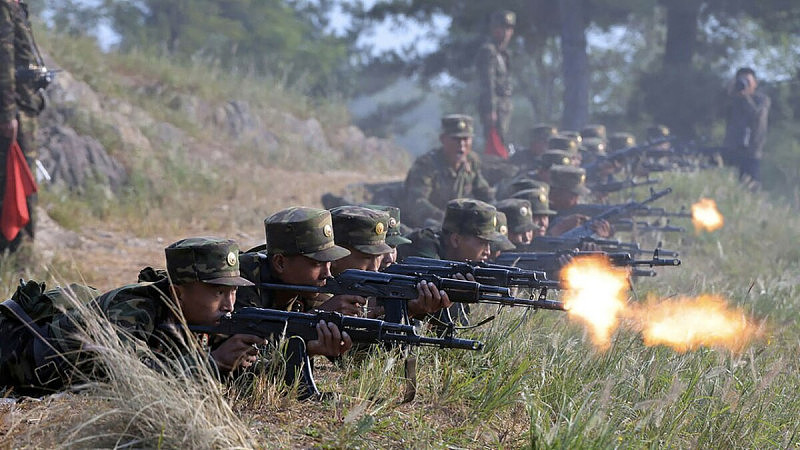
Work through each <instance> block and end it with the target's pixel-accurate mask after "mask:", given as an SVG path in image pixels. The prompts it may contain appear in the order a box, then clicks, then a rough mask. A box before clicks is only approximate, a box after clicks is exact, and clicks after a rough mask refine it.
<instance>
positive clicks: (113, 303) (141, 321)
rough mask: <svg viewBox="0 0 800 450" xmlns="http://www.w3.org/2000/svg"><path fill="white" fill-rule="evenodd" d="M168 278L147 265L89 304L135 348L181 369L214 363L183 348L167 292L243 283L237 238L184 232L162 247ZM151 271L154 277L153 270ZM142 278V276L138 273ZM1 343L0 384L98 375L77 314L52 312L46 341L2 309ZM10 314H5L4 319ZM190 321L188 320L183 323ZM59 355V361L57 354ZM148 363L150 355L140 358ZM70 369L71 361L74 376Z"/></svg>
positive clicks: (37, 384)
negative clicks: (129, 281) (174, 288)
mask: <svg viewBox="0 0 800 450" xmlns="http://www.w3.org/2000/svg"><path fill="white" fill-rule="evenodd" d="M165 252H166V258H167V273H168V274H169V276H168V277H167V276H166V274H165V273H163V272H156V271H153V270H152V269H150V268H148V269H145V270H144V271H142V272H143V274H147V273H149V274H150V275H149V276H147V278H151V279H152V280H153V281H148V282H140V283H137V284H133V285H128V286H124V287H121V288H118V289H114V290H112V291H109V292H106V293H105V294H102V295H100V296H99V297H97V298H96V299H95V300H93V301H92V302H91V303H89V305H88V307H89V308H91V309H92V310H94V311H96V312H97V313H98V314H100V315H101V316H103V317H104V318H105V319H106V320H108V321H109V322H110V324H112V325H113V326H115V327H118V328H119V329H120V332H119V333H118V334H119V337H120V339H121V340H122V341H123V342H124V343H126V344H128V345H130V347H131V348H135V347H136V346H139V345H146V346H147V347H149V348H150V349H152V350H153V351H154V352H155V353H156V355H157V356H159V357H163V358H164V359H165V360H176V361H178V363H180V365H181V367H182V368H184V369H186V368H190V367H193V366H196V365H197V364H199V363H207V364H211V365H212V366H214V364H213V360H212V359H211V358H210V356H208V355H196V354H193V353H192V352H191V351H190V350H189V349H190V348H191V346H189V345H187V342H186V340H185V336H184V334H183V333H182V332H181V331H180V327H179V324H180V318H178V317H177V316H176V315H175V312H176V311H179V306H178V305H176V304H175V302H174V300H173V297H172V295H171V292H170V291H171V286H170V282H171V283H173V284H175V285H181V284H185V283H191V282H194V281H201V282H204V283H208V284H213V285H227V286H248V285H252V283H250V282H248V281H247V280H245V279H243V278H241V277H239V264H238V259H237V257H236V255H237V254H238V253H239V247H238V245H236V243H235V242H233V241H230V240H222V239H216V238H190V239H184V240H182V241H178V242H176V243H174V244H172V245H170V246H169V247H167V248H166V251H165ZM154 275H155V276H154ZM141 277H142V276H141V275H140V278H141ZM3 314H5V316H6V320H4V321H3V322H2V328H3V329H2V330H0V331H2V332H3V341H2V343H0V383H1V384H2V385H4V386H14V387H15V388H17V389H20V390H22V392H26V391H28V392H31V391H33V392H36V391H47V390H54V389H61V388H63V387H64V386H66V385H69V384H70V383H71V382H73V381H80V380H82V379H84V378H86V377H88V378H94V377H97V376H102V372H101V370H100V368H99V367H96V366H95V365H94V364H93V363H92V361H93V355H92V354H91V353H90V352H87V351H82V350H83V346H84V343H83V342H82V341H81V339H80V338H78V335H77V334H76V333H77V332H78V330H80V329H81V328H82V326H81V324H82V323H83V319H82V316H81V312H80V311H78V310H72V311H69V312H67V313H63V314H56V315H55V316H54V317H53V318H52V321H50V322H49V323H47V324H38V325H39V326H42V327H43V328H42V329H43V330H45V333H43V335H46V336H47V338H48V339H47V341H48V343H49V344H48V343H45V344H44V345H43V346H42V345H41V344H42V343H43V340H39V339H37V338H34V335H33V334H32V333H31V331H30V330H29V328H28V327H27V326H25V325H24V324H22V323H21V322H20V321H18V320H15V319H16V317H15V316H14V313H11V312H10V310H8V309H3ZM9 319H11V320H9ZM189 325H192V324H189ZM56 351H57V352H58V353H60V354H61V355H64V358H65V359H66V361H65V360H62V358H61V357H59V356H57V355H56V353H55V352H56ZM144 363H145V364H147V365H148V366H150V367H152V368H157V367H159V366H158V365H157V364H155V362H154V361H148V360H144ZM72 367H77V368H78V369H79V371H80V373H79V374H76V373H75V372H74V369H72Z"/></svg>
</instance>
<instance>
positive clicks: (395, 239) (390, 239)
mask: <svg viewBox="0 0 800 450" xmlns="http://www.w3.org/2000/svg"><path fill="white" fill-rule="evenodd" d="M364 206H366V207H367V208H371V209H375V210H377V211H383V212H385V213H388V214H389V229H388V230H386V243H387V244H388V245H389V246H390V247H397V246H398V245H403V244H410V243H411V242H412V241H411V239H408V238H405V237H403V235H402V234H400V208H398V207H396V206H386V205H364Z"/></svg>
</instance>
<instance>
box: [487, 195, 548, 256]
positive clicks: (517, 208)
mask: <svg viewBox="0 0 800 450" xmlns="http://www.w3.org/2000/svg"><path fill="white" fill-rule="evenodd" d="M494 206H495V207H496V208H497V212H498V214H499V213H503V214H504V215H505V216H506V218H507V222H508V231H507V233H506V234H507V235H508V239H509V240H510V241H511V243H513V244H515V245H516V244H521V245H527V244H530V243H531V241H532V240H533V236H534V232H535V231H536V229H537V228H538V227H537V226H536V225H535V224H534V223H533V215H532V214H531V212H532V208H531V203H530V202H529V201H528V200H525V199H521V198H507V199H505V200H501V201H499V202H497V203H496V204H495V205H494Z"/></svg>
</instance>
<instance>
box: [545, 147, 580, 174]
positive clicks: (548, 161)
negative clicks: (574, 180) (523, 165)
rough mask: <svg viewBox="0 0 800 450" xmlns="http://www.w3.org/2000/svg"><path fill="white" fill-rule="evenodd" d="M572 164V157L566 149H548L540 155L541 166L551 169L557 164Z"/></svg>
mask: <svg viewBox="0 0 800 450" xmlns="http://www.w3.org/2000/svg"><path fill="white" fill-rule="evenodd" d="M570 164H572V157H570V156H569V153H567V152H566V151H564V150H548V151H546V152H544V153H542V156H540V157H539V167H540V168H542V169H545V170H547V169H550V168H551V167H553V166H556V165H564V166H568V165H570Z"/></svg>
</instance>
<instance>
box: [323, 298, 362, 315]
mask: <svg viewBox="0 0 800 450" xmlns="http://www.w3.org/2000/svg"><path fill="white" fill-rule="evenodd" d="M366 304H367V299H365V298H364V297H361V296H358V295H334V296H333V297H331V298H330V299H328V300H327V301H326V302H325V303H323V304H322V305H320V307H319V309H321V310H323V311H336V312H338V313H341V314H344V315H345V316H361V315H363V312H364V305H366Z"/></svg>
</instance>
